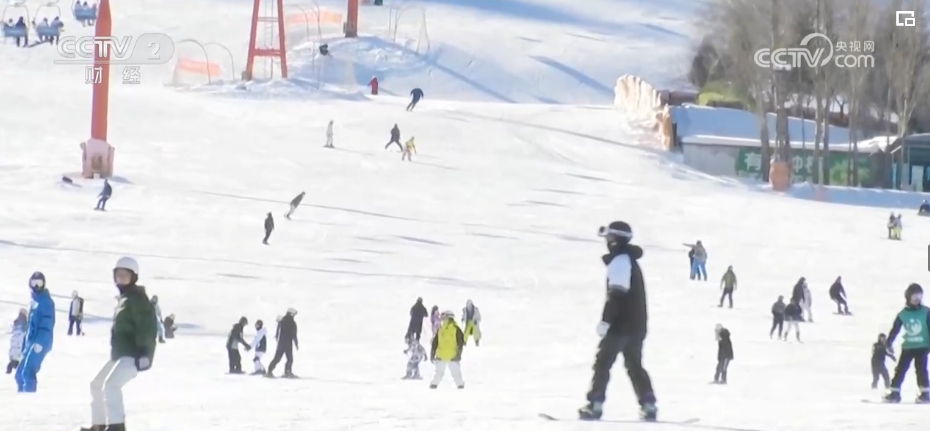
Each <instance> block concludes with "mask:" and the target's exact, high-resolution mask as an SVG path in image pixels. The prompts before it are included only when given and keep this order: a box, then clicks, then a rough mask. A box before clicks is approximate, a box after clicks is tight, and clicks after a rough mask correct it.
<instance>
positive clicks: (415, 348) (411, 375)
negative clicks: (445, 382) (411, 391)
mask: <svg viewBox="0 0 930 431" xmlns="http://www.w3.org/2000/svg"><path fill="white" fill-rule="evenodd" d="M404 354H406V355H407V372H406V374H404V380H408V379H413V380H421V379H422V378H423V377H420V362H426V358H427V356H426V349H424V348H423V345H422V344H420V340H418V339H417V338H416V337H414V336H412V335H408V336H407V348H406V349H404Z"/></svg>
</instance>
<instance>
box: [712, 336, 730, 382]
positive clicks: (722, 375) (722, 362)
mask: <svg viewBox="0 0 930 431" xmlns="http://www.w3.org/2000/svg"><path fill="white" fill-rule="evenodd" d="M714 332H716V335H717V371H716V372H715V373H714V383H719V384H721V385H725V384H727V369H728V368H729V367H730V361H732V360H733V342H732V341H730V330H729V329H727V328H724V327H723V325H721V324H719V323H718V324H717V326H716V328H715V331H714Z"/></svg>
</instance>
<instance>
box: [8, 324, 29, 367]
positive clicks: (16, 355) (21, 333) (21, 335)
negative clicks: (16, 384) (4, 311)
mask: <svg viewBox="0 0 930 431" xmlns="http://www.w3.org/2000/svg"><path fill="white" fill-rule="evenodd" d="M26 321H27V319H26V309H25V308H20V309H19V314H18V315H17V316H16V320H14V321H13V327H12V330H11V331H10V362H9V363H7V364H6V373H7V374H10V373H12V372H13V370H15V369H16V367H18V366H19V362H20V361H22V360H23V342H24V341H25V340H26V330H27V329H28V327H27V323H26Z"/></svg>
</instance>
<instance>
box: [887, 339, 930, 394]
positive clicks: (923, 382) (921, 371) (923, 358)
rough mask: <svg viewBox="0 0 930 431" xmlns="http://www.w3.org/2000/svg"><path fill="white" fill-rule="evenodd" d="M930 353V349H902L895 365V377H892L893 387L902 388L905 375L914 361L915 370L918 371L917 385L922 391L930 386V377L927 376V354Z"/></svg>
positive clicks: (893, 388)
mask: <svg viewBox="0 0 930 431" xmlns="http://www.w3.org/2000/svg"><path fill="white" fill-rule="evenodd" d="M928 355H930V349H908V350H902V351H901V356H900V357H899V358H898V365H897V366H895V367H894V378H892V379H891V389H892V390H900V389H901V384H902V383H904V375H905V374H907V370H908V369H909V368H911V362H914V371H915V372H916V373H917V387H918V388H920V390H921V392H923V391H926V390H928V388H930V379H928V378H927V356H928Z"/></svg>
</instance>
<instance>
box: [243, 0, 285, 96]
mask: <svg viewBox="0 0 930 431" xmlns="http://www.w3.org/2000/svg"><path fill="white" fill-rule="evenodd" d="M263 3H264V11H262V4H263ZM259 25H261V27H262V28H261V31H262V34H261V38H262V40H261V41H259V34H258V31H259V28H258V27H259ZM275 36H277V37H275ZM275 39H277V40H275ZM275 43H277V46H275ZM255 57H270V58H271V59H272V60H271V62H272V68H273V67H274V60H273V59H274V58H278V60H279V61H280V62H281V78H285V79H286V78H287V50H286V48H285V45H284V0H255V4H254V6H253V7H252V33H251V35H250V36H249V58H248V60H247V62H246V64H245V76H243V79H245V80H246V81H251V80H252V76H253V75H252V68H253V67H254V66H255ZM273 73H274V72H272V74H273Z"/></svg>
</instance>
